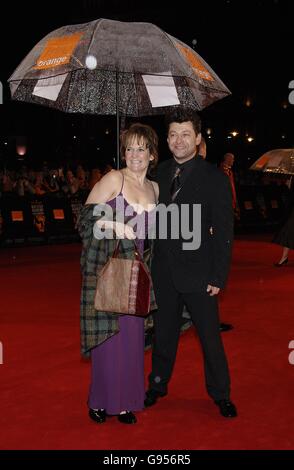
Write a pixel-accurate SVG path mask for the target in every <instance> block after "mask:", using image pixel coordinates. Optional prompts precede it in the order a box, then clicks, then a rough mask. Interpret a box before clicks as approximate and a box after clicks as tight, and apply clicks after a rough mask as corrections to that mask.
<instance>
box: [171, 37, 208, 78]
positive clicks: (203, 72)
mask: <svg viewBox="0 0 294 470" xmlns="http://www.w3.org/2000/svg"><path fill="white" fill-rule="evenodd" d="M177 48H178V49H179V50H180V51H181V52H182V54H184V56H185V58H186V59H187V61H188V62H189V64H190V65H191V66H192V67H193V69H194V72H195V73H196V74H197V75H198V77H200V78H204V79H205V80H210V81H211V80H213V77H212V76H211V74H210V73H209V71H208V70H207V68H205V67H204V65H203V63H202V62H201V61H200V59H199V58H198V57H197V56H196V54H194V53H193V51H191V50H190V49H188V48H187V47H185V46H182V44H179V43H177Z"/></svg>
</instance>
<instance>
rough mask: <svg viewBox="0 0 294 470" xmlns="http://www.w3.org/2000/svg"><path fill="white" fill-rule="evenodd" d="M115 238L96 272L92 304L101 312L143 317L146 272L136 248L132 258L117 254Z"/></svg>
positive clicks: (147, 287) (149, 283) (147, 285)
mask: <svg viewBox="0 0 294 470" xmlns="http://www.w3.org/2000/svg"><path fill="white" fill-rule="evenodd" d="M120 241H121V240H118V242H117V244H116V247H115V250H114V252H113V254H112V256H111V258H110V259H109V260H108V261H107V263H106V264H105V265H104V266H103V268H102V269H101V270H100V271H99V272H98V273H97V285H96V292H95V301H94V306H95V309H96V310H99V311H101V312H111V313H123V314H128V315H139V316H147V315H148V314H149V313H150V289H151V286H152V280H151V276H150V273H149V271H148V269H147V267H146V265H145V263H144V261H143V259H142V257H141V255H140V253H139V252H138V250H137V246H136V243H135V241H134V240H133V242H134V245H135V251H134V259H126V258H119V257H118V249H119V244H120Z"/></svg>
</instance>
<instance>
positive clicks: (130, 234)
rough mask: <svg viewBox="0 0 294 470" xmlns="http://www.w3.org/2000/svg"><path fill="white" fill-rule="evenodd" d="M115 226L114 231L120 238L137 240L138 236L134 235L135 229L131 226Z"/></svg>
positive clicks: (118, 223)
mask: <svg viewBox="0 0 294 470" xmlns="http://www.w3.org/2000/svg"><path fill="white" fill-rule="evenodd" d="M113 225H114V226H113V230H114V231H115V233H116V235H117V236H118V237H119V238H127V239H128V240H135V238H136V235H135V233H134V230H133V227H131V226H130V225H125V224H123V223H121V222H114V223H113Z"/></svg>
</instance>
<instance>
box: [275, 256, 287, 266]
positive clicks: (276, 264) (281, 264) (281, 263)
mask: <svg viewBox="0 0 294 470" xmlns="http://www.w3.org/2000/svg"><path fill="white" fill-rule="evenodd" d="M287 263H288V257H287V258H285V259H284V261H282V262H279V263H275V264H274V266H275V267H276V268H280V267H281V266H285V264H287Z"/></svg>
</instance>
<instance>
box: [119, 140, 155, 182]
mask: <svg viewBox="0 0 294 470" xmlns="http://www.w3.org/2000/svg"><path fill="white" fill-rule="evenodd" d="M153 159H154V157H153V156H152V155H151V154H150V150H149V148H148V147H147V143H146V141H145V140H144V139H143V138H142V139H141V140H140V141H138V138H137V137H134V138H133V139H132V140H129V141H128V142H127V146H126V151H125V160H126V165H127V167H128V168H129V169H130V170H131V171H134V172H136V173H137V172H138V173H141V172H143V171H145V170H147V169H148V166H149V163H150V161H152V160H153Z"/></svg>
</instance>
